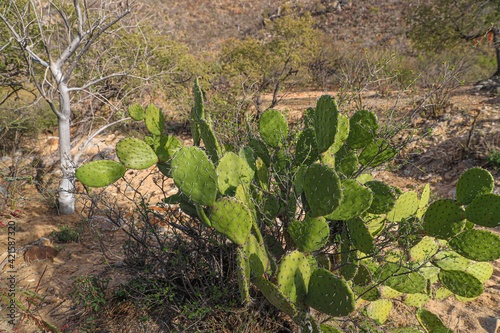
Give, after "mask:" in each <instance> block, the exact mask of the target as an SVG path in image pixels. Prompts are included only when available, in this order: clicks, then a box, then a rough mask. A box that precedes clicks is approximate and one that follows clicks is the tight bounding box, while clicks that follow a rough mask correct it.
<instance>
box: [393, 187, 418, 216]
mask: <svg viewBox="0 0 500 333" xmlns="http://www.w3.org/2000/svg"><path fill="white" fill-rule="evenodd" d="M418 204H419V200H418V195H417V193H416V192H413V191H409V192H405V193H403V194H401V195H400V196H399V198H398V199H397V200H396V203H395V205H394V208H393V209H392V210H391V211H390V212H389V213H387V219H388V220H389V221H391V222H399V221H401V220H402V219H406V218H408V217H410V216H412V215H413V214H415V212H416V211H417V209H418Z"/></svg>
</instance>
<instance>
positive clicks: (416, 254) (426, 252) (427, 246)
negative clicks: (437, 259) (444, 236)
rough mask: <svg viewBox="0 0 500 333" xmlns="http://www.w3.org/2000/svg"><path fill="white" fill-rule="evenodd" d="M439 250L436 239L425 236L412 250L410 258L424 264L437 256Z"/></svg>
mask: <svg viewBox="0 0 500 333" xmlns="http://www.w3.org/2000/svg"><path fill="white" fill-rule="evenodd" d="M438 249H439V245H438V244H437V243H436V242H435V240H434V238H432V237H428V236H425V237H424V238H422V239H421V240H420V242H418V244H417V245H415V246H413V247H412V248H411V249H410V257H411V259H412V260H413V261H416V262H424V261H426V260H428V259H429V258H431V257H432V256H433V255H435V254H436V253H437V251H438Z"/></svg>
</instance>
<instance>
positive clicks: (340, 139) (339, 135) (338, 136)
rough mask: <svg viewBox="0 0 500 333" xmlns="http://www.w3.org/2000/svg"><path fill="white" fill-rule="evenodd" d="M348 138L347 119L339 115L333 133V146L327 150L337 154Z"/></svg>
mask: <svg viewBox="0 0 500 333" xmlns="http://www.w3.org/2000/svg"><path fill="white" fill-rule="evenodd" d="M348 136H349V117H348V116H346V115H343V114H339V118H338V120H337V132H336V133H335V140H334V141H333V144H332V145H331V146H330V148H328V150H329V151H330V152H332V153H334V154H335V153H337V152H338V151H339V150H340V147H342V146H343V145H344V144H345V141H346V140H347V137H348Z"/></svg>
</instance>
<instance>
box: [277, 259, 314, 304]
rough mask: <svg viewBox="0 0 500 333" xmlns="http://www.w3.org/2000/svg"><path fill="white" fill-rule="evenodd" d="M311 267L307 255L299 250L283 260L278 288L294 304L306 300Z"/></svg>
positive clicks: (279, 271) (279, 270)
mask: <svg viewBox="0 0 500 333" xmlns="http://www.w3.org/2000/svg"><path fill="white" fill-rule="evenodd" d="M310 278H311V267H310V265H309V260H308V259H307V258H306V256H305V255H304V254H303V253H302V252H299V251H292V252H290V253H288V254H287V255H285V257H283V259H282V260H281V263H280V267H279V269H278V275H277V283H278V289H279V290H280V291H281V292H282V293H283V295H285V296H286V297H287V298H288V299H290V300H291V301H292V302H293V303H294V304H297V303H301V302H304V301H305V298H306V295H307V289H308V287H309V279H310Z"/></svg>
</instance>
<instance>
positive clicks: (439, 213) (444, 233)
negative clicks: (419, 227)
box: [423, 199, 465, 239]
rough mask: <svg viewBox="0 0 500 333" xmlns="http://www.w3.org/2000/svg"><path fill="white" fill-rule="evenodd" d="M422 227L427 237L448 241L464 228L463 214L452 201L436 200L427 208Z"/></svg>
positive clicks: (460, 208)
mask: <svg viewBox="0 0 500 333" xmlns="http://www.w3.org/2000/svg"><path fill="white" fill-rule="evenodd" d="M423 226H424V231H425V232H426V233H427V235H429V236H433V237H436V238H440V239H448V238H450V237H453V236H455V235H456V234H458V233H459V232H460V231H462V229H463V228H464V226H465V212H464V210H463V209H462V207H460V206H458V205H457V204H456V202H455V201H454V200H450V199H443V200H437V201H434V202H433V203H432V204H430V206H429V207H428V208H427V211H426V212H425V215H424V224H423Z"/></svg>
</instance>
